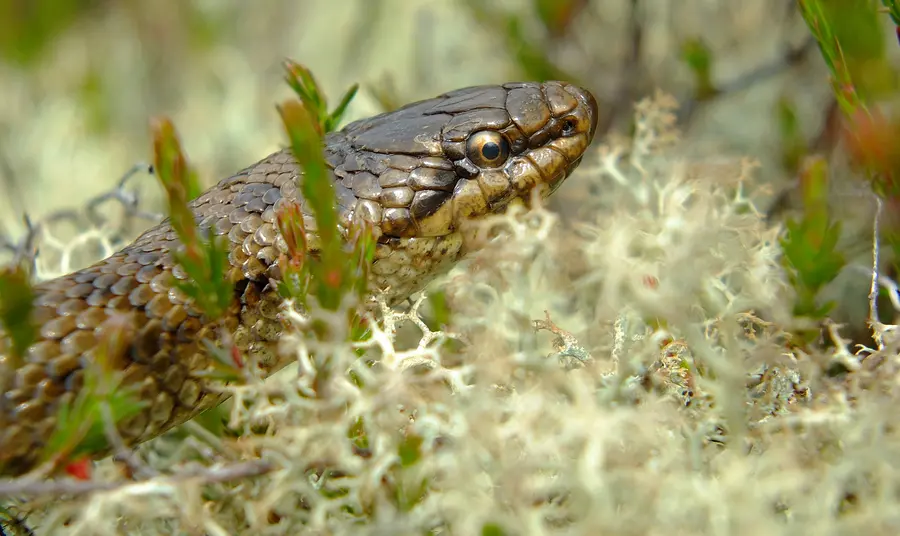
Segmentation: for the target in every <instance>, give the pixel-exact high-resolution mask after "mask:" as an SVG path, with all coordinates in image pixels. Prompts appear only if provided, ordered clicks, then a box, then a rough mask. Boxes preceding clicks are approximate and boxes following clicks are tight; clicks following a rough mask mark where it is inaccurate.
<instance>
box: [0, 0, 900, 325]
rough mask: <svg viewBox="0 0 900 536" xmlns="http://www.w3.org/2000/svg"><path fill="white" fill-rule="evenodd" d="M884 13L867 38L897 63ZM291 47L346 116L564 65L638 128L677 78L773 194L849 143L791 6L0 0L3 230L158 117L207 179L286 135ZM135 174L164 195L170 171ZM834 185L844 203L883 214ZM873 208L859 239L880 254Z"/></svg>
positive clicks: (467, 0) (710, 128)
mask: <svg viewBox="0 0 900 536" xmlns="http://www.w3.org/2000/svg"><path fill="white" fill-rule="evenodd" d="M854 1H855V0H854ZM851 3H852V2H851ZM883 22H884V26H883V27H882V28H875V29H874V31H868V30H867V31H866V32H858V33H859V34H860V35H863V34H865V35H866V39H867V42H871V43H875V45H873V46H880V47H881V48H883V49H885V50H886V56H887V57H888V58H891V60H892V61H893V60H895V59H896V58H897V49H900V47H898V46H896V43H895V41H892V40H893V39H895V38H894V37H893V30H892V27H891V25H890V20H889V18H888V17H887V16H885V17H884V20H883ZM285 58H291V59H293V60H295V61H297V62H300V63H302V64H305V65H307V66H308V67H310V68H311V69H312V71H313V73H314V74H315V75H316V76H317V78H318V80H319V82H320V83H321V84H322V86H323V87H324V88H325V91H326V92H327V94H328V95H329V96H330V97H331V99H332V101H334V100H336V99H337V98H338V97H339V96H340V95H341V94H342V93H343V91H344V90H345V89H346V88H347V87H348V86H349V85H351V84H353V83H359V84H360V85H361V90H360V92H359V94H358V96H357V98H356V99H355V100H354V102H353V104H352V105H351V108H350V109H349V113H348V115H347V120H352V119H355V118H358V117H362V116H366V115H369V114H373V113H377V112H380V111H383V110H386V109H390V108H392V107H394V106H397V105H400V104H403V103H406V102H408V101H410V100H414V99H418V98H426V97H430V96H433V95H435V94H437V93H439V92H443V91H447V90H451V89H454V88H457V87H460V86H464V85H470V84H482V83H492V82H504V81H509V80H517V79H546V78H565V79H567V80H570V81H573V82H576V83H580V84H583V85H585V86H586V87H588V88H590V89H591V90H592V91H593V92H594V93H595V94H596V95H597V97H598V99H599V101H600V102H601V106H602V107H603V109H604V112H605V116H604V117H603V118H602V119H601V125H602V129H603V130H604V132H607V133H627V132H628V129H629V128H630V124H629V121H630V120H631V117H632V115H631V110H632V106H633V104H634V103H635V102H636V101H638V100H639V99H641V98H644V97H646V96H649V95H652V94H653V93H654V92H656V91H658V90H662V91H665V92H667V93H670V94H672V95H673V96H675V97H676V98H677V99H678V100H679V102H680V103H681V105H682V108H681V111H680V116H679V119H680V125H679V126H680V128H681V129H682V130H683V133H684V134H683V135H684V140H685V143H684V144H683V146H684V150H685V151H688V152H692V153H696V154H702V155H705V156H707V157H709V158H713V159H715V158H733V157H735V156H746V157H748V158H753V159H757V160H759V162H760V164H761V167H760V169H759V171H758V177H757V179H758V180H759V181H760V182H761V183H763V184H766V185H769V186H770V187H769V188H768V189H765V190H762V192H763V193H762V195H763V198H761V199H759V200H758V202H759V206H760V207H762V208H766V207H768V206H770V205H771V204H772V203H774V202H775V201H777V200H778V199H779V195H780V194H782V193H784V192H788V193H790V191H791V185H792V184H793V181H794V180H795V176H796V169H797V163H798V159H799V155H802V154H805V153H807V152H810V151H819V150H823V149H824V150H826V151H827V150H828V148H829V146H834V145H835V144H836V141H835V135H834V128H833V127H834V119H835V117H836V116H837V112H838V111H837V108H836V106H835V104H834V99H833V95H832V94H831V88H830V86H829V82H828V71H827V69H826V67H825V65H824V62H823V61H822V59H821V56H820V54H819V52H818V50H817V48H816V46H815V44H814V42H813V40H812V38H811V37H810V35H809V32H808V30H807V28H806V26H805V24H804V22H803V19H802V17H801V16H800V15H799V13H798V10H797V7H796V4H795V2H793V1H787V0H758V1H754V2H735V1H732V0H655V1H640V0H603V1H600V0H505V1H495V2H479V1H473V0H445V1H436V0H417V1H408V0H407V1H401V0H380V1H377V2H375V1H367V0H265V1H260V2H246V1H242V0H154V1H152V2H151V1H143V2H140V1H135V0H123V1H118V2H113V1H109V0H0V188H2V192H3V193H4V195H3V196H0V235H3V236H6V237H12V238H13V239H14V238H16V237H20V236H22V235H23V234H24V232H25V226H24V224H23V214H26V213H27V214H28V215H29V217H31V218H32V219H33V220H40V219H41V218H42V217H45V216H46V215H48V214H50V213H53V212H55V211H60V210H65V209H70V208H77V207H79V206H82V205H83V203H84V202H86V200H88V199H90V198H91V197H92V196H95V195H98V194H100V193H102V192H106V191H109V190H110V189H111V188H113V187H114V186H115V185H116V182H117V180H118V179H119V178H120V177H121V176H122V175H123V174H124V173H125V172H126V171H127V170H128V169H129V168H131V167H132V166H133V165H134V164H136V163H139V162H147V161H149V160H150V158H151V154H152V153H151V144H150V139H149V135H148V133H149V128H148V126H149V123H150V121H151V119H152V118H154V117H158V116H168V117H170V118H171V119H172V120H173V121H174V122H175V125H176V127H177V129H178V131H179V133H180V135H181V137H182V141H183V144H184V147H185V148H186V151H187V154H188V157H189V158H190V160H191V162H192V163H193V164H194V165H195V166H196V168H197V169H198V171H199V173H200V176H201V180H202V182H203V183H204V184H205V185H209V184H212V183H214V182H216V181H217V180H218V179H220V178H222V177H224V176H227V175H228V174H230V173H233V172H234V171H236V170H238V169H240V168H242V167H244V166H246V165H248V164H250V163H252V162H255V161H256V160H258V159H259V158H261V157H263V156H265V155H266V154H268V153H269V152H271V151H274V150H276V149H277V148H279V147H280V146H281V145H282V144H283V143H284V141H285V138H284V136H283V133H282V131H281V125H280V121H279V119H278V116H277V113H276V111H275V105H276V104H277V103H278V102H279V101H281V100H282V99H285V98H288V97H289V96H290V90H289V88H288V87H287V85H286V84H285V83H284V82H283V79H282V64H281V62H282V61H283V60H284V59H285ZM136 182H137V183H138V184H139V185H140V186H139V188H140V190H141V196H142V206H145V207H149V208H150V209H152V208H153V207H156V208H157V209H160V208H161V192H160V191H159V188H158V187H157V185H156V183H155V180H154V179H153V178H152V177H151V176H149V175H147V176H144V177H143V178H139V179H138V180H137V181H136ZM834 183H835V184H843V186H841V187H840V188H838V190H839V191H838V192H837V195H836V196H835V201H836V203H835V204H836V207H837V210H839V211H840V210H844V211H849V212H855V213H857V214H862V215H866V214H868V213H869V212H870V211H871V206H870V204H869V201H868V200H867V198H866V197H865V196H864V195H860V194H859V192H858V191H857V190H855V189H854V186H853V184H852V183H846V182H845V183H842V182H841V181H834ZM586 187H587V186H586V185H585V182H584V181H582V182H579V181H578V180H577V177H576V178H574V179H573V180H570V181H568V182H567V184H566V185H564V187H563V188H562V189H561V190H560V191H559V192H558V194H557V195H556V196H555V199H554V200H553V204H554V207H555V208H561V207H568V208H569V210H565V211H564V213H565V214H566V215H573V214H577V210H571V207H572V206H575V205H577V203H578V202H579V200H580V199H583V198H584V193H585V192H584V188H586ZM787 200H788V203H787V205H788V206H789V205H790V203H789V201H790V196H788V197H787ZM781 201H784V199H782V200H781ZM782 204H783V203H782ZM859 221H860V222H862V223H861V224H860V230H859V234H854V233H853V232H850V233H847V234H846V237H845V241H847V242H849V243H850V244H853V243H856V242H859V243H860V244H862V245H863V247H862V248H861V249H860V250H859V254H860V255H861V257H860V259H862V262H864V259H865V256H866V255H867V251H868V246H866V245H865V243H864V242H863V238H862V237H865V236H867V233H866V230H865V225H866V222H868V219H867V218H861V219H859ZM136 229H137V228H136ZM101 253H102V252H100V251H97V252H95V253H94V255H100V254H101ZM86 260H89V259H86ZM857 275H858V274H857ZM857 279H858V281H857V283H858V284H859V285H863V286H864V285H865V284H866V281H865V278H857ZM860 288H862V287H860ZM851 294H852V295H857V294H856V291H855V290H854V291H853V292H852V293H851ZM853 303H856V305H857V306H858V308H857V310H858V311H864V309H865V299H864V297H862V295H860V299H856V300H855V302H853ZM850 306H851V308H852V307H853V305H852V304H851V305H850Z"/></svg>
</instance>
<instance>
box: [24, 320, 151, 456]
mask: <svg viewBox="0 0 900 536" xmlns="http://www.w3.org/2000/svg"><path fill="white" fill-rule="evenodd" d="M100 329H101V333H100V337H99V341H98V345H97V348H96V352H95V354H94V359H93V360H92V361H87V362H86V364H85V367H84V369H83V370H84V384H83V387H82V388H81V390H80V391H79V392H78V395H77V396H76V397H75V400H74V401H72V402H71V403H64V404H62V405H61V407H60V410H59V413H58V414H57V419H56V422H57V428H56V429H55V430H54V432H53V434H52V435H51V437H50V439H49V440H48V441H47V444H46V445H45V447H44V450H43V452H42V457H41V458H42V459H43V460H45V461H46V460H53V461H54V462H55V464H57V465H58V464H59V463H65V462H68V461H72V460H74V459H75V458H77V457H78V456H80V455H90V454H93V453H97V452H100V451H103V450H104V449H106V448H108V446H109V441H108V438H107V434H106V431H105V425H106V424H109V425H114V424H116V423H119V422H121V421H122V420H124V419H127V418H128V417H131V416H132V415H135V414H137V413H138V412H139V411H141V410H142V409H143V408H144V407H145V406H146V402H144V401H141V400H140V396H139V393H138V392H137V391H136V390H135V388H133V387H126V386H123V385H122V384H121V382H122V375H123V372H122V371H123V370H124V368H125V366H124V362H125V360H127V359H128V358H127V357H126V353H127V351H128V346H129V343H130V341H131V340H133V337H134V325H133V319H132V318H131V317H129V316H128V315H126V314H122V315H119V316H114V317H110V319H109V320H107V321H106V322H105V323H104V324H103V325H102V326H101V328H100ZM104 407H106V408H108V409H109V414H110V417H111V419H112V422H111V423H106V422H105V421H104V413H105V412H104Z"/></svg>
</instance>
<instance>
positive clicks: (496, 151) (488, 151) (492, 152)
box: [481, 141, 500, 160]
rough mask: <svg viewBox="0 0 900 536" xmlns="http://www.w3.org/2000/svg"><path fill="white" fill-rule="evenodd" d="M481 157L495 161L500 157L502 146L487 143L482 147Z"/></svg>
mask: <svg viewBox="0 0 900 536" xmlns="http://www.w3.org/2000/svg"><path fill="white" fill-rule="evenodd" d="M481 155H482V156H484V157H485V158H487V159H488V160H494V159H495V158H497V157H498V156H500V145H498V144H497V143H495V142H492V141H491V142H488V143H485V144H484V145H483V146H482V147H481Z"/></svg>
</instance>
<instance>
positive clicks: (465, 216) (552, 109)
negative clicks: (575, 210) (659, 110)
mask: <svg viewBox="0 0 900 536" xmlns="http://www.w3.org/2000/svg"><path fill="white" fill-rule="evenodd" d="M598 115H599V111H598V106H597V101H596V100H595V99H594V97H593V96H592V95H591V93H590V92H588V91H587V90H585V89H582V88H580V87H577V86H574V85H571V84H568V83H565V82H546V83H536V82H524V83H508V84H503V85H486V86H475V87H468V88H463V89H458V90H456V91H452V92H449V93H445V94H443V95H440V96H438V97H435V98H433V99H428V100H423V101H419V102H415V103H412V104H409V105H407V106H404V107H402V108H399V109H397V110H394V111H392V112H388V113H384V114H381V115H377V116H374V117H371V118H368V119H364V120H360V121H356V122H354V123H350V124H349V125H347V126H346V127H345V128H344V129H343V130H342V131H340V132H338V133H334V134H332V135H330V136H329V138H328V140H327V143H326V153H325V154H326V158H327V160H328V162H329V164H330V165H331V167H332V169H333V172H334V174H335V179H336V181H335V183H336V186H337V190H338V202H339V203H340V204H342V206H343V207H344V208H345V209H350V210H346V211H345V214H346V215H347V217H349V216H352V215H355V216H360V217H362V218H364V219H366V220H368V221H370V222H371V223H373V224H374V225H375V227H376V234H378V236H379V240H380V241H381V242H382V243H384V242H387V241H392V240H396V239H404V238H413V237H417V238H422V237H442V236H448V235H451V234H454V233H456V232H458V230H459V228H460V226H461V225H462V224H463V222H464V221H466V220H469V219H476V218H478V217H480V216H484V215H486V214H490V213H495V212H499V211H501V210H503V209H504V208H505V207H506V206H507V205H508V204H509V202H510V201H511V200H513V199H515V198H523V199H525V200H527V199H529V198H530V196H531V194H532V191H533V190H534V189H535V188H538V189H539V190H540V191H541V193H542V194H543V195H544V196H547V195H550V194H551V193H552V192H554V191H555V190H556V189H557V188H559V186H560V185H561V184H562V183H563V181H564V180H565V179H566V177H568V176H569V175H570V174H571V173H572V171H573V170H574V169H575V168H576V167H577V166H578V165H579V163H580V162H581V158H582V155H583V154H584V152H585V150H586V149H587V148H588V146H589V145H590V144H591V141H592V140H593V137H594V132H595V131H596V129H597V119H598ZM351 205H352V208H351Z"/></svg>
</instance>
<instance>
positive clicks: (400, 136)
mask: <svg viewBox="0 0 900 536" xmlns="http://www.w3.org/2000/svg"><path fill="white" fill-rule="evenodd" d="M597 116H598V109H597V103H596V101H595V100H594V97H593V96H592V95H591V94H590V93H589V92H588V91H587V90H585V89H582V88H579V87H576V86H573V85H570V84H567V83H564V82H547V83H509V84H504V85H491V86H477V87H468V88H463V89H459V90H456V91H452V92H449V93H445V94H443V95H440V96H438V97H435V98H433V99H428V100H423V101H419V102H415V103H412V104H409V105H406V106H404V107H402V108H399V109H397V110H395V111H392V112H388V113H384V114H380V115H376V116H373V117H370V118H367V119H362V120H359V121H356V122H353V123H350V124H348V125H347V126H346V127H345V128H343V129H342V130H340V131H337V132H333V133H330V134H328V135H327V136H326V138H325V144H324V156H325V160H326V162H327V164H328V167H329V169H330V172H331V174H332V178H333V186H334V189H335V193H336V198H337V205H338V207H337V208H338V212H339V226H340V228H341V231H342V232H343V233H345V234H346V232H347V229H348V227H349V224H350V222H351V221H352V220H353V218H359V217H361V218H363V219H365V220H368V221H370V222H372V223H373V224H374V228H375V235H376V238H377V246H376V253H375V261H374V264H373V266H372V270H371V288H373V289H375V290H382V291H384V292H385V293H386V294H387V298H388V301H389V302H390V303H396V302H399V301H402V300H404V299H406V298H407V297H409V296H410V295H411V294H412V293H415V292H417V291H419V290H420V289H422V288H423V287H424V286H425V285H426V284H427V283H428V282H429V281H430V280H431V279H433V277H434V276H435V275H437V274H440V273H442V272H444V271H445V270H447V269H448V268H449V267H450V266H452V264H453V263H454V262H456V261H457V260H458V259H459V258H460V257H461V256H462V255H464V253H465V252H464V248H463V239H462V235H461V233H460V226H461V224H462V223H463V222H464V221H465V220H469V219H476V218H479V217H482V216H484V215H487V214H490V213H494V212H499V211H502V210H503V209H504V208H505V207H506V205H507V204H508V203H509V201H511V200H512V199H514V198H517V197H519V198H527V197H528V196H530V195H531V191H532V190H533V188H535V187H538V188H541V189H542V191H543V193H544V195H549V194H550V193H552V192H553V191H554V190H555V189H556V188H557V187H558V186H559V185H560V184H561V183H562V181H563V180H564V179H565V178H566V177H567V176H568V175H569V174H570V173H571V172H572V170H573V169H574V168H575V167H576V166H578V164H579V163H580V161H581V158H582V155H583V153H584V151H585V150H586V149H587V147H588V146H589V145H590V143H591V141H592V138H593V136H594V131H595V129H596V125H597ZM302 173H303V171H302V169H301V168H300V167H299V166H298V164H297V162H296V161H295V160H294V158H293V156H292V153H291V151H290V150H287V149H285V150H281V151H278V152H275V153H273V154H271V155H269V156H267V157H266V158H264V159H263V160H261V161H259V162H257V163H256V164H253V165H252V166H249V167H247V168H245V169H243V170H241V171H240V172H238V173H236V174H235V175H233V176H231V177H228V178H226V179H224V180H222V181H220V182H219V183H218V184H216V185H215V186H213V187H211V188H210V189H209V190H207V191H205V192H204V193H203V194H202V195H200V196H199V197H197V198H196V199H194V200H192V201H191V202H190V203H189V207H190V210H191V211H193V214H194V216H195V220H196V222H197V223H198V225H199V227H200V228H201V229H203V230H208V231H210V232H214V233H215V234H216V235H220V236H227V237H228V244H230V250H229V255H228V260H229V263H230V272H229V273H228V275H227V277H228V280H229V281H230V282H231V283H232V285H233V289H234V300H233V304H232V307H231V308H230V309H229V311H228V313H227V314H226V317H225V321H224V325H225V326H226V327H227V328H228V329H229V330H230V331H231V332H232V334H233V340H234V344H235V346H236V347H237V348H238V349H240V351H242V352H245V353H246V354H247V355H254V356H255V357H256V358H258V359H259V362H261V363H272V362H275V361H277V360H276V358H275V356H273V355H272V353H273V352H274V350H273V348H275V345H274V343H275V342H276V341H277V340H278V337H279V335H280V332H281V329H282V328H281V326H282V324H281V322H280V320H279V311H280V298H279V296H278V294H277V292H276V290H275V288H274V287H273V284H272V283H273V281H277V279H278V277H279V275H280V274H279V269H278V258H279V255H280V253H281V252H284V251H286V247H285V241H284V239H283V237H281V235H280V233H279V231H278V227H277V225H276V220H275V214H276V209H278V207H279V205H280V204H282V203H284V202H285V200H294V201H297V202H298V203H300V206H301V209H302V212H303V217H304V223H305V227H306V229H307V240H308V244H309V250H310V252H311V253H313V254H314V253H315V251H316V249H317V247H318V246H317V240H318V237H317V236H316V226H315V221H314V219H313V217H312V215H311V212H310V207H309V206H308V204H307V203H306V202H305V201H304V200H303V199H302V195H301V193H300V191H299V185H298V180H299V179H300V178H301V177H302ZM178 245H179V243H178V239H177V236H176V233H175V231H174V230H173V228H172V226H171V224H170V222H169V220H168V219H167V220H164V221H162V222H161V223H160V224H158V225H157V226H155V227H153V228H151V229H149V230H147V231H146V232H144V233H143V234H142V235H141V236H139V237H138V238H137V239H136V240H135V241H134V242H133V243H131V244H130V245H128V246H127V247H125V248H124V249H122V250H121V251H119V252H117V253H115V254H113V255H111V256H110V257H108V258H106V259H104V260H102V261H99V262H97V263H96V264H94V265H92V266H89V267H87V268H84V269H82V270H79V271H76V272H74V273H71V274H68V275H65V276H63V277H59V278H57V279H53V280H49V281H45V282H42V283H40V284H38V285H36V294H37V298H36V300H35V303H34V306H35V307H34V318H33V320H34V322H35V323H36V325H37V326H38V327H39V336H38V340H36V341H35V342H34V343H33V344H32V345H31V346H30V348H28V350H27V352H26V354H25V355H24V357H23V358H22V359H13V358H12V356H11V343H10V341H9V339H8V338H7V337H6V336H5V335H3V333H2V331H0V387H2V391H3V394H2V397H0V474H6V475H19V474H23V473H25V472H27V471H29V470H32V469H33V468H34V467H35V466H36V464H37V463H38V462H39V461H40V460H39V459H38V454H39V453H40V451H41V450H42V449H43V447H44V445H45V444H46V442H47V441H48V438H50V436H51V434H52V433H53V431H54V429H55V428H56V427H57V425H58V422H57V419H58V412H59V409H60V406H61V404H62V403H63V402H72V401H73V400H74V399H75V397H76V395H77V394H78V392H79V390H80V389H81V388H82V387H83V382H84V372H85V368H86V367H87V366H89V365H90V363H91V361H92V360H94V359H95V358H96V355H97V351H98V345H99V344H100V341H101V340H103V339H102V338H103V336H104V332H105V331H106V330H108V329H110V325H109V322H111V321H112V319H115V318H122V316H121V315H117V314H116V313H127V314H128V315H127V317H128V318H130V319H131V321H130V324H129V325H128V329H127V330H126V331H125V334H126V336H125V338H124V343H123V344H124V349H125V351H124V352H123V354H124V359H122V360H121V362H117V363H116V364H115V366H116V367H117V370H119V371H120V372H122V373H123V382H124V383H125V384H127V385H132V386H135V387H136V389H137V392H138V393H139V398H140V400H141V401H143V402H145V405H144V409H142V410H141V411H139V412H138V413H137V414H136V415H133V416H131V417H129V418H128V419H126V420H124V421H122V422H121V423H120V424H119V426H118V432H119V434H120V435H121V437H122V438H123V440H124V441H125V443H126V444H127V445H135V444H138V443H141V442H143V441H147V440H149V439H151V438H153V437H156V436H158V435H159V434H161V433H163V432H165V431H166V430H169V429H170V428H172V427H173V426H176V425H178V424H181V423H183V422H185V421H186V420H188V419H191V418H192V417H194V416H195V415H197V414H198V413H200V412H201V411H203V410H205V409H208V408H210V407H212V406H214V405H216V404H218V403H220V402H221V401H222V400H223V398H222V396H221V395H220V394H219V392H218V391H215V390H212V389H209V385H208V383H207V382H208V381H209V380H207V379H205V378H204V377H201V376H200V375H199V374H198V373H200V372H202V371H206V370H208V368H209V366H210V360H211V359H212V357H211V356H210V355H209V353H208V351H207V349H206V347H205V346H204V345H203V344H202V343H201V342H200V341H201V340H202V339H203V338H204V337H208V338H210V339H215V333H214V331H213V330H214V326H213V324H212V323H210V322H208V321H207V319H206V318H205V317H204V316H203V314H201V312H200V311H199V310H198V308H197V307H196V305H195V304H193V303H192V302H191V300H190V299H189V298H188V297H187V296H186V295H185V294H184V293H183V292H182V291H181V290H180V289H179V288H178V287H177V286H176V285H175V282H176V280H183V279H185V278H187V274H186V273H185V271H184V270H183V269H182V268H181V266H179V265H178V264H177V263H176V262H175V260H174V258H173V255H172V253H173V251H175V249H176V248H177V247H178ZM0 327H2V326H0Z"/></svg>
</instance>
